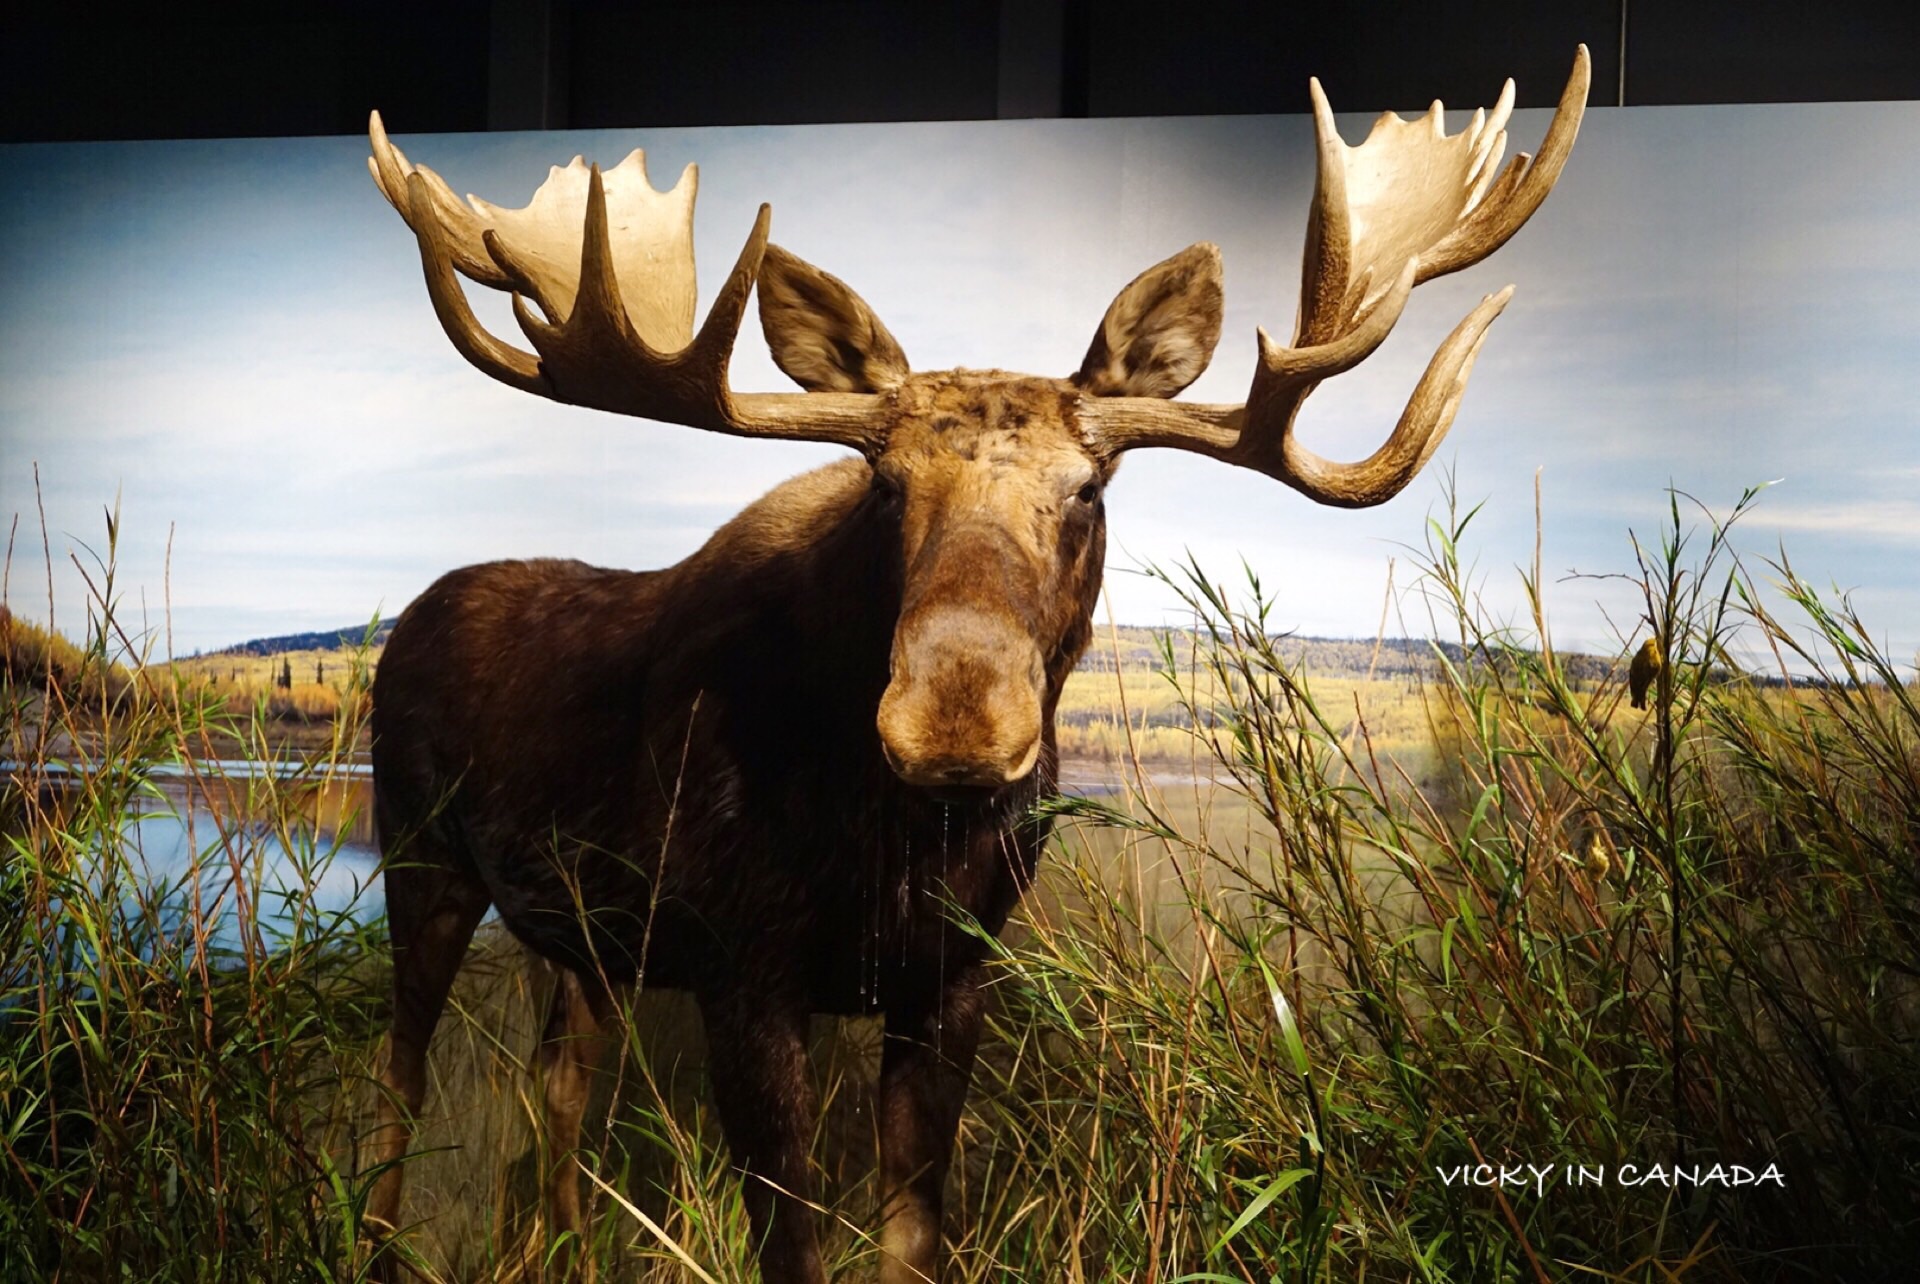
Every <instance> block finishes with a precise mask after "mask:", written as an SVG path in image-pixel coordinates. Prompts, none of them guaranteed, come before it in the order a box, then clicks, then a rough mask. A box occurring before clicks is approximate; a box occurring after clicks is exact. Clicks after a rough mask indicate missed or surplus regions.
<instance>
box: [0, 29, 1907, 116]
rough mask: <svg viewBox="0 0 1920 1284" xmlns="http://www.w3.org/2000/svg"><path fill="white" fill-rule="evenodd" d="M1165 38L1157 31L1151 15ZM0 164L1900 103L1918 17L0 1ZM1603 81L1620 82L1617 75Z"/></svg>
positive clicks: (1905, 89) (1903, 95)
mask: <svg viewBox="0 0 1920 1284" xmlns="http://www.w3.org/2000/svg"><path fill="white" fill-rule="evenodd" d="M1176 8H1177V9H1178V13H1179V16H1178V17H1177V18H1175V17H1173V16H1172V14H1173V13H1174V11H1175V9H1176ZM5 12H6V15H7V16H6V18H5V25H4V39H0V141H9V142H25V141H49V140H81V139H118V138H183V137H223V136H261V135H292V134H335V133H358V132H360V131H361V130H363V129H364V128H365V124H366V117H367V111H368V109H369V108H372V107H376V106H377V107H379V108H380V109H381V111H382V112H383V113H384V115H385V116H386V119H387V120H388V121H389V122H390V123H391V124H392V125H393V126H394V127H395V128H396V129H401V130H405V131H406V132H409V133H418V132H438V131H451V130H481V129H527V128H566V127H580V128H589V127H601V126H665V125H697V124H744V123H762V124H785V123H798V122H808V121H857V120H932V119H967V118H992V117H1002V116H1128V115H1187V114H1196V113H1224V112H1296V111H1301V110H1304V108H1305V106H1306V92H1305V84H1306V78H1307V77H1308V76H1309V75H1318V76H1319V77H1320V78H1321V80H1322V81H1323V82H1324V83H1325V85H1326V86H1327V90H1328V93H1329V95H1330V96H1331V97H1332V99H1333V101H1334V102H1335V103H1336V104H1338V105H1339V106H1340V107H1342V108H1343V109H1351V110H1369V111H1371V110H1379V109H1384V108H1396V109H1402V110H1404V109H1409V108H1418V107H1420V106H1423V105H1424V104H1425V103H1426V102H1427V101H1428V100H1429V99H1431V98H1433V97H1436V96H1438V97H1442V98H1445V99H1447V100H1448V101H1451V102H1455V103H1463V104H1464V103H1477V102H1481V101H1484V100H1488V99H1490V98H1491V96H1492V94H1493V93H1494V92H1495V91H1496V90H1497V87H1498V84H1499V82H1500V80H1501V79H1502V78H1503V77H1505V76H1508V75H1511V76H1513V77H1514V78H1515V79H1516V80H1517V81H1518V82H1519V85H1520V102H1521V105H1523V106H1537V105H1543V104H1544V103H1546V102H1548V101H1550V100H1551V97H1552V95H1553V94H1554V93H1555V92H1556V91H1557V90H1558V87H1559V85H1560V84H1561V83H1562V81H1563V79H1564V77H1565V75H1566V69H1567V65H1568V62H1569V60H1570V58H1571V56H1572V53H1573V48H1574V45H1575V44H1576V43H1578V42H1579V41H1582V40H1584V41H1586V42H1587V44H1588V45H1589V46H1590V47H1591V48H1592V51H1593V56H1594V90H1593V99H1592V100H1593V102H1594V103H1596V104H1604V103H1616V102H1621V101H1624V102H1626V103H1628V104H1655V103H1705V102H1779V101H1817V100H1833V99H1892V98H1920V57H1916V54H1920V6H1917V5H1913V4H1911V3H1906V4H1900V5H1897V6H1896V5H1892V4H1865V3H1860V2H1858V0H1856V2H1855V3H1845V2H1844V0H1843V2H1841V3H1833V4H1825V5H1814V4H1809V3H1805V0H1800V2H1797V3H1785V2H1783V0H1746V2H1744V3H1711V2H1709V0H1565V2H1563V3H1551V4H1549V3H1541V2H1539V0H1535V2H1533V3H1521V2H1519V0H1507V2H1505V3H1499V2H1495V0H1459V2H1449V0H1428V2H1427V3H1421V4H1406V3H1392V4H1390V3H1379V2H1360V3H1353V2H1349V3H1333V2H1331V0H1323V3H1321V4H1318V5H1313V6H1307V5H1298V4H1287V3H1284V2H1283V0H1266V2H1265V3H1224V2H1217V3H1209V2H1207V0H1192V2H1190V3H1186V4H1182V5H1178V6H1175V5H1170V4H1167V3H1164V0H907V2H899V0H786V2H784V3H774V2H773V0H704V2H702V0H651V2H650V3H626V4H621V3H614V2H613V0H492V2H491V3H464V4H459V3H450V2H448V0H427V2H408V0H387V2H386V3H372V2H370V0H333V2H331V3H320V2H318V0H300V2H288V3H277V4H276V3H267V2H264V0H260V2H256V3H251V4H237V3H226V4H214V3H205V2H201V0H182V2H180V3H169V4H157V5H153V6H150V7H148V8H147V9H146V10H144V11H140V12H136V13H133V14H131V16H129V14H128V13H127V12H126V11H121V10H117V9H116V10H111V11H109V12H111V14H112V16H111V17H110V18H108V17H105V16H102V14H101V13H100V11H97V10H94V9H93V8H92V6H83V5H68V6H63V7H60V8H58V9H56V8H55V7H53V6H48V5H45V4H44V3H42V4H39V5H35V6H31V7H29V6H26V5H20V4H16V3H13V2H12V0H8V3H7V9H6V11H5ZM1623 51H1624V60H1625V66H1626V74H1625V76H1624V77H1623V76H1622V75H1621V63H1622V54H1623Z"/></svg>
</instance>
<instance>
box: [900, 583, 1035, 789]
mask: <svg viewBox="0 0 1920 1284" xmlns="http://www.w3.org/2000/svg"><path fill="white" fill-rule="evenodd" d="M1041 681H1042V668H1041V662H1040V651H1039V648H1038V647H1037V646H1036V645H1035V644H1034V641H1033V639H1032V637H1031V636H1029V635H1028V634H1027V632H1026V631H1025V630H1024V629H1021V628H1019V627H1018V626H1017V625H1015V624H1014V623H1013V622H1011V621H1003V620H1001V619H998V618H995V617H993V616H989V615H987V614H986V613H984V612H980V611H976V610H972V609H968V608H952V609H947V610H942V611H938V612H933V613H928V614H925V615H920V616H917V617H916V618H914V619H912V620H903V621H902V622H901V626H900V629H899V630H898V632H897V633H896V635H895V638H894V659H893V680H892V681H891V682H890V683H889V684H888V686H887V690H886V694H884V695H883V696H881V698H880V710H879V716H878V718H877V720H876V721H877V724H878V729H879V732H880V744H881V747H882V748H883V749H884V750H885V752H886V757H887V763H888V765H889V766H891V767H892V768H893V770H894V773H895V774H896V775H898V776H899V777H900V778H901V779H902V780H904V781H906V782H907V783H908V784H910V785H920V786H925V787H929V788H935V789H939V788H946V789H952V788H999V787H1000V786H1002V785H1007V784H1011V783H1012V782H1014V781H1016V780H1019V779H1022V778H1023V777H1025V776H1026V775H1027V774H1028V773H1029V772H1031V771H1032V770H1033V767H1034V763H1035V762H1036V761H1038V759H1039V756H1040V697H1041Z"/></svg>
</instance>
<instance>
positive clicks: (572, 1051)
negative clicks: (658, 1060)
mask: <svg viewBox="0 0 1920 1284" xmlns="http://www.w3.org/2000/svg"><path fill="white" fill-rule="evenodd" d="M618 997H619V996H617V995H616V994H614V993H611V992H610V991H609V990H608V989H607V986H606V985H605V984H604V983H603V982H602V981H601V980H600V979H599V978H598V977H582V976H581V975H580V973H578V972H575V971H572V970H570V969H566V968H562V969H561V970H560V979H559V983H558V984H557V985H555V986H554V991H553V1000H552V1004H551V1006H550V1007H549V1008H548V1010H547V1028H546V1031H545V1033H544V1034H542V1035H541V1037H540V1074H541V1081H542V1083H541V1086H542V1095H543V1097H544V1104H545V1107H546V1128H545V1129H544V1132H545V1142H546V1150H547V1169H546V1177H545V1185H546V1197H547V1213H548V1217H549V1219H550V1221H551V1230H552V1234H553V1236H554V1237H555V1238H556V1239H557V1238H558V1237H560V1236H563V1235H564V1236H569V1237H570V1238H569V1240H568V1242H567V1244H566V1247H565V1250H564V1252H565V1253H566V1255H567V1256H568V1258H569V1260H570V1261H573V1262H577V1263H580V1264H582V1265H587V1266H590V1263H591V1255H590V1254H589V1253H587V1251H586V1246H585V1244H584V1243H583V1242H582V1237H583V1236H584V1235H585V1233H586V1218H585V1215H584V1213H583V1212H582V1210H581V1205H580V1173H579V1159H578V1156H579V1154H580V1123H581V1120H582V1119H583V1118H584V1117H585V1115H586V1111H587V1102H588V1100H589V1098H590V1097H591V1096H592V1095H593V1079H594V1072H595V1071H596V1070H598V1069H599V1068H600V1067H601V1066H602V1064H603V1063H604V1062H605V1061H606V1058H607V1050H608V1047H609V1045H612V1044H615V1043H617V1039H618V1034H619V1032H620V1029H621V1027H620V1024H619V1021H618V1019H617V1018H618V1011H617V999H618Z"/></svg>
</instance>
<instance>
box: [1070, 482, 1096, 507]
mask: <svg viewBox="0 0 1920 1284" xmlns="http://www.w3.org/2000/svg"><path fill="white" fill-rule="evenodd" d="M1074 498H1075V499H1077V500H1079V501H1080V502H1081V503H1083V504H1091V503H1092V502H1093V501H1094V500H1096V499H1098V498H1100V486H1099V484H1098V483H1097V482H1088V483H1087V484H1086V485H1084V486H1082V487H1081V488H1080V493H1079V494H1078V495H1075V496H1074Z"/></svg>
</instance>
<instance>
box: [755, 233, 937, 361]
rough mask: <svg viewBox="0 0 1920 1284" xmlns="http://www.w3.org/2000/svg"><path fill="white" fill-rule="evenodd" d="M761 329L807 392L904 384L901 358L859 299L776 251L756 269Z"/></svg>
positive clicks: (844, 286) (822, 274)
mask: <svg viewBox="0 0 1920 1284" xmlns="http://www.w3.org/2000/svg"><path fill="white" fill-rule="evenodd" d="M760 328H761V329H762V330H763V331H765V333H766V336H767V347H768V348H769V349H770V350H771V351H772V353H773V361H774V364H775V365H777V366H779V367H780V368H781V369H782V370H784V371H786V372H787V375H788V376H789V377H790V378H791V379H792V380H793V381H794V382H795V383H797V384H799V385H800V386H801V387H802V388H805V389H806V390H807V391H809V392H886V391H889V390H890V389H893V388H896V387H898V386H899V385H900V383H901V381H902V380H904V379H905V378H906V377H907V373H908V368H907V354H906V353H904V352H902V351H901V350H900V344H899V343H898V342H897V341H896V340H895V339H894V337H893V336H892V335H891V334H889V333H887V327H886V326H884V325H882V324H881V323H880V318H879V317H877V316H875V315H874V314H873V309H872V308H869V307H868V306H867V305H866V302H865V300H863V299H861V297H860V296H859V295H857V294H855V293H854V292H853V291H852V290H850V289H848V288H847V283H846V282H844V281H842V280H841V279H840V278H839V277H837V276H831V275H829V274H828V273H825V272H822V271H821V270H820V269H819V268H817V267H815V266H813V264H811V263H808V262H806V261H805V260H804V259H799V258H795V257H794V256H793V255H791V254H789V253H787V252H786V251H785V250H783V249H781V248H780V247H779V246H777V245H769V246H768V247H767V254H766V257H765V258H764V259H762V260H761V262H760Z"/></svg>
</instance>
